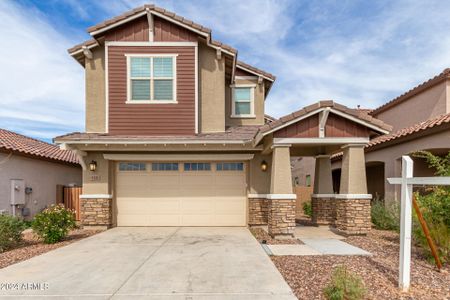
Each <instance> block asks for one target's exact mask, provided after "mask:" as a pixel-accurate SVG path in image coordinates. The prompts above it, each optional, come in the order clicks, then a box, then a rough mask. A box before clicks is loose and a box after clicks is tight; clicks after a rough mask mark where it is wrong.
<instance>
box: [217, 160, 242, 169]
mask: <svg viewBox="0 0 450 300" xmlns="http://www.w3.org/2000/svg"><path fill="white" fill-rule="evenodd" d="M243 170H244V163H242V162H223V163H217V164H216V171H243Z"/></svg>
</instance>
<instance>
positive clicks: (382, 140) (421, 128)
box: [332, 113, 450, 160]
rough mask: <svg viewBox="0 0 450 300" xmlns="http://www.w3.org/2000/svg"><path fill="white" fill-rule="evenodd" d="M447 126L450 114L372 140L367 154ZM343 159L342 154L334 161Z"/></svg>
mask: <svg viewBox="0 0 450 300" xmlns="http://www.w3.org/2000/svg"><path fill="white" fill-rule="evenodd" d="M444 125H447V126H449V127H450V113H449V114H444V115H440V116H438V117H436V118H433V119H429V120H426V121H423V122H420V123H417V124H414V125H412V126H410V127H406V128H403V129H400V130H398V131H396V132H393V133H390V134H386V135H381V136H379V137H376V138H374V139H373V140H371V141H370V142H369V143H368V144H367V145H366V147H365V151H366V152H370V151H374V150H376V149H379V148H380V147H387V146H389V145H390V143H391V142H397V141H398V142H400V141H401V140H402V139H406V138H408V137H413V136H414V135H416V134H417V135H420V134H423V133H425V132H426V131H427V130H430V129H432V128H436V129H437V128H438V127H440V126H444ZM341 157H342V152H339V153H336V154H334V155H333V156H332V159H333V160H339V159H340V158H341Z"/></svg>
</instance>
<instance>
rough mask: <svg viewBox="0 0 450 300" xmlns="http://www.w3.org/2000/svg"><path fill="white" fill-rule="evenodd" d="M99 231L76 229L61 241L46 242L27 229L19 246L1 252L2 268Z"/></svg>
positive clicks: (0, 263) (0, 266)
mask: <svg viewBox="0 0 450 300" xmlns="http://www.w3.org/2000/svg"><path fill="white" fill-rule="evenodd" d="M99 232H100V231H93V230H82V229H76V230H73V231H71V232H70V233H69V235H68V236H67V237H66V238H65V239H64V240H63V241H61V242H59V243H56V244H44V243H43V242H42V241H40V240H39V239H38V237H37V236H36V235H35V234H34V233H33V232H32V231H31V230H26V231H25V232H24V233H23V240H22V242H21V243H20V244H19V245H17V247H15V248H14V249H11V250H8V251H5V252H3V253H0V269H1V268H4V267H7V266H9V265H12V264H15V263H18V262H20V261H23V260H26V259H30V258H32V257H33V256H37V255H40V254H43V253H45V252H48V251H50V250H53V249H56V248H59V247H62V246H65V245H68V244H71V243H73V242H76V241H79V240H81V239H84V238H86V237H89V236H91V235H94V234H96V233H99Z"/></svg>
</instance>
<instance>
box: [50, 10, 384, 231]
mask: <svg viewBox="0 0 450 300" xmlns="http://www.w3.org/2000/svg"><path fill="white" fill-rule="evenodd" d="M88 32H89V33H90V35H91V36H92V38H93V39H92V40H89V41H87V42H84V43H82V44H80V45H77V46H75V47H73V48H71V49H69V53H70V55H72V57H73V58H75V59H76V60H77V61H78V62H79V63H80V64H81V65H82V66H83V67H84V69H85V76H86V132H76V133H70V134H67V135H64V136H60V137H57V138H55V142H56V143H58V144H60V145H61V148H63V149H70V150H72V151H73V152H74V153H76V155H77V156H78V157H79V159H80V163H81V164H82V166H83V195H82V196H81V219H82V220H81V222H82V224H83V225H84V226H103V227H110V226H246V225H248V224H249V225H257V224H268V228H269V233H270V234H271V235H272V236H277V235H292V234H293V230H294V227H295V211H294V208H295V199H296V196H295V194H294V193H293V189H292V179H291V160H290V157H291V156H293V157H295V156H318V155H319V157H320V158H323V159H319V160H318V161H316V163H317V164H318V166H317V167H316V169H317V170H319V172H316V178H317V176H319V175H320V177H319V178H320V180H317V179H316V181H315V190H314V191H315V194H316V198H318V199H320V198H321V197H325V198H326V199H328V200H329V199H330V198H333V199H332V202H333V203H334V196H333V195H332V196H330V193H332V180H331V162H330V159H329V158H330V155H331V154H332V153H334V152H336V151H337V150H339V149H340V148H341V147H345V148H346V149H347V151H346V152H345V153H344V156H345V160H346V161H348V162H349V164H348V168H347V167H344V168H343V170H342V174H343V175H342V176H343V178H344V179H345V180H342V189H341V190H342V194H341V195H339V197H340V198H341V199H344V200H342V201H339V203H341V204H340V206H339V208H336V210H337V211H345V210H347V209H351V208H352V207H354V206H355V205H356V206H360V207H361V208H362V209H358V210H357V211H355V212H354V214H352V215H351V216H350V215H349V214H344V213H341V214H340V217H339V218H338V223H336V226H337V227H338V229H340V230H342V231H344V232H348V233H365V232H367V230H369V229H370V218H369V210H370V201H368V199H370V196H369V195H367V189H366V181H365V172H364V168H363V170H362V174H359V173H358V174H356V173H355V170H358V171H359V170H360V169H359V168H358V167H360V166H364V158H363V156H362V155H363V148H362V147H363V146H364V145H366V144H367V143H368V142H369V141H370V139H372V138H375V137H377V136H379V135H380V134H385V133H387V132H388V131H389V129H390V127H389V126H388V125H386V124H385V123H383V122H382V121H379V120H377V119H375V118H372V117H370V116H368V115H367V114H362V113H360V112H358V111H356V110H352V109H348V108H347V107H345V106H342V105H339V104H337V103H334V102H333V101H322V102H319V103H316V104H313V105H310V106H307V107H305V108H303V109H300V110H298V111H296V112H293V113H292V114H289V115H287V116H285V117H282V118H280V119H278V120H270V119H271V118H269V117H268V116H265V114H264V111H265V108H264V107H265V100H266V97H267V95H268V94H269V91H270V89H271V87H272V85H273V83H274V81H275V77H274V76H273V75H271V74H270V73H267V72H265V71H262V70H260V69H258V68H255V67H253V66H250V65H248V64H245V63H243V62H240V61H238V59H237V51H236V50H235V49H233V48H232V47H230V46H227V45H225V44H223V43H221V42H217V41H214V40H213V39H212V35H211V30H210V29H207V28H205V27H203V26H201V25H199V24H196V23H194V22H192V21H189V20H186V19H184V18H183V17H180V16H177V15H175V14H174V13H172V12H169V11H166V10H164V9H161V8H158V7H155V6H153V5H145V6H143V7H139V8H136V9H134V10H132V11H129V12H127V13H125V14H123V15H120V16H118V17H115V18H113V19H111V20H108V21H105V22H103V23H100V24H98V25H95V26H93V27H91V28H89V29H88ZM270 121H271V122H270ZM325 158H328V159H327V160H326V159H325ZM346 199H347V200H348V201H346ZM333 205H334V204H333ZM353 218H358V219H361V220H362V222H361V223H358V225H357V226H354V225H353Z"/></svg>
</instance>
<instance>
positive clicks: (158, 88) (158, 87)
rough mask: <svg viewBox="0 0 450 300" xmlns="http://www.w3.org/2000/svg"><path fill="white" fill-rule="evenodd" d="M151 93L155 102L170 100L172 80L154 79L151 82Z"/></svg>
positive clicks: (171, 96)
mask: <svg viewBox="0 0 450 300" xmlns="http://www.w3.org/2000/svg"><path fill="white" fill-rule="evenodd" d="M153 93H154V95H153V97H154V99H155V100H172V99H173V80H171V79H170V80H166V79H155V80H154V81H153Z"/></svg>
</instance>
